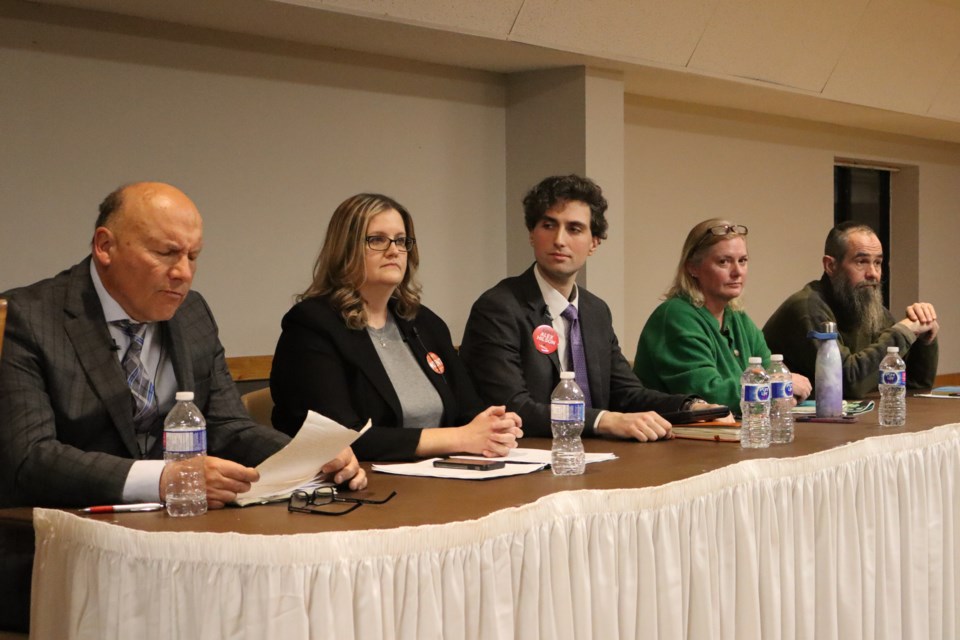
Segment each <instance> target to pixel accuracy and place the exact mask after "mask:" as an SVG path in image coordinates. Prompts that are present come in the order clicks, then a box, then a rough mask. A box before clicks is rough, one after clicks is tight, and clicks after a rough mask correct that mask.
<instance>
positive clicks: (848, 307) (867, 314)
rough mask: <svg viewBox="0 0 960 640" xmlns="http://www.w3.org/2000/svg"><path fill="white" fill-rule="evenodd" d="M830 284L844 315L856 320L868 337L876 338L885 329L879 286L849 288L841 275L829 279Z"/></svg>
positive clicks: (884, 314) (885, 318)
mask: <svg viewBox="0 0 960 640" xmlns="http://www.w3.org/2000/svg"><path fill="white" fill-rule="evenodd" d="M830 283H831V284H832V285H833V297H834V299H836V301H837V302H838V303H839V304H840V306H841V307H843V311H844V314H845V315H846V316H847V317H848V318H853V319H855V320H858V321H859V325H860V328H861V329H862V330H865V331H867V333H868V334H869V335H870V336H876V335H877V334H878V333H880V332H881V331H883V330H884V329H886V328H887V327H886V324H887V314H886V309H884V307H883V297H882V296H881V293H880V285H867V284H861V285H859V286H851V284H850V281H849V280H847V279H846V278H845V277H843V276H842V275H840V276H835V277H833V278H831V279H830Z"/></svg>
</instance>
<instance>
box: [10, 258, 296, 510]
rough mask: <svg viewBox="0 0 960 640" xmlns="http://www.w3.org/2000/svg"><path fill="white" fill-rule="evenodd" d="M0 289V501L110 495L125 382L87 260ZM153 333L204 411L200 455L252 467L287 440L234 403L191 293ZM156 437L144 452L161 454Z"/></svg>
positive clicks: (213, 334)
mask: <svg viewBox="0 0 960 640" xmlns="http://www.w3.org/2000/svg"><path fill="white" fill-rule="evenodd" d="M5 296H6V297H7V298H8V299H9V301H10V309H9V311H10V313H9V318H8V321H7V334H6V340H5V342H4V352H3V359H2V360H0V504H6V505H37V506H45V505H54V506H76V505H83V504H87V505H89V504H112V503H117V502H120V501H121V497H122V494H123V486H124V482H125V481H126V478H127V474H128V472H129V470H130V466H131V465H132V464H133V461H134V459H135V458H138V457H140V452H139V450H138V447H137V441H136V436H135V434H134V426H133V416H132V406H131V401H130V389H129V388H128V387H127V384H126V381H125V378H124V374H123V370H122V368H121V367H120V362H119V360H118V358H117V354H116V352H115V351H114V350H113V349H112V348H111V347H112V345H113V341H112V339H111V337H110V332H109V330H108V329H107V324H106V320H105V319H104V315H103V308H102V307H101V305H100V299H99V298H98V297H97V292H96V289H94V286H93V281H92V280H91V278H90V259H89V258H87V259H86V260H84V261H83V262H81V263H80V264H78V265H76V266H74V267H73V268H71V269H68V270H67V271H64V272H63V273H61V274H59V275H57V276H56V277H54V278H52V279H49V280H44V281H42V282H38V283H36V284H34V285H31V286H29V287H25V288H22V289H15V290H13V291H10V292H8V293H6V294H5ZM160 331H161V333H162V336H163V341H164V345H165V348H167V349H169V353H170V357H171V360H172V363H173V370H174V374H175V375H176V378H177V385H178V387H179V388H180V389H184V390H192V391H193V392H194V394H195V400H194V402H195V403H196V405H197V406H198V407H199V408H200V410H201V411H202V412H203V414H204V416H205V417H206V420H207V445H208V451H209V452H210V454H211V455H215V456H220V457H224V458H228V459H231V460H235V461H237V462H240V463H241V464H245V465H256V464H259V463H260V462H262V461H263V460H264V459H265V458H267V457H268V456H269V455H270V454H272V453H274V452H275V451H277V450H279V449H280V448H281V447H282V446H283V445H284V444H286V443H287V442H288V441H289V438H288V437H287V436H285V435H283V434H281V433H278V432H276V431H274V430H273V429H269V428H267V427H263V426H260V425H257V424H255V423H254V422H253V421H251V420H250V417H249V416H248V415H247V413H246V411H244V409H243V405H242V404H241V403H240V397H239V395H238V394H237V390H236V388H235V387H234V384H233V380H232V379H231V378H230V374H229V372H228V371H227V367H226V362H225V361H224V357H223V347H222V346H221V344H220V340H219V338H218V337H217V325H216V323H215V322H214V320H213V316H212V315H211V313H210V309H209V307H207V304H206V302H205V301H204V299H203V298H202V297H201V296H200V294H198V293H195V292H191V293H190V294H189V295H188V296H187V298H186V300H184V302H183V304H182V305H181V306H180V308H179V309H178V310H177V312H176V314H175V315H174V316H173V318H172V319H170V320H169V321H168V322H162V323H160ZM160 440H161V439H159V438H158V441H157V443H156V444H155V446H154V447H153V450H152V451H150V453H149V456H148V457H151V458H159V457H161V455H162V442H160Z"/></svg>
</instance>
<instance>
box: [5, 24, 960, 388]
mask: <svg viewBox="0 0 960 640" xmlns="http://www.w3.org/2000/svg"><path fill="white" fill-rule="evenodd" d="M2 6H3V7H5V10H6V13H4V11H0V43H2V45H0V86H3V87H4V90H3V91H2V92H0V140H2V144H0V176H2V179H0V219H2V220H3V234H0V289H6V288H8V287H12V286H16V285H21V284H26V283H29V282H33V281H35V280H37V279H39V278H42V277H46V276H48V275H51V274H53V273H55V272H56V271H57V270H59V269H61V268H63V267H65V266H68V265H70V264H73V263H74V262H76V261H77V260H79V259H80V258H81V257H82V256H83V255H85V254H86V252H87V242H88V238H89V236H90V232H91V226H92V222H93V218H94V216H95V207H96V204H97V203H98V202H99V200H100V199H101V198H102V196H103V195H104V194H105V193H106V192H107V191H109V190H110V189H112V188H113V187H114V186H115V185H117V184H119V183H121V182H124V181H129V180H135V179H141V178H154V179H161V180H167V181H170V182H173V183H175V184H178V185H180V186H182V187H183V188H184V189H185V190H186V191H187V192H188V193H189V194H190V195H192V196H193V197H194V199H195V200H196V201H197V202H198V204H199V205H200V207H201V210H202V211H203V212H204V215H205V219H206V232H207V233H206V235H207V246H206V249H205V251H204V255H203V257H202V258H201V270H200V273H199V275H198V278H197V282H196V286H197V288H198V290H200V291H202V292H204V293H205V294H206V295H207V297H208V299H209V300H210V302H211V305H212V306H213V308H214V311H215V313H216V314H217V317H218V319H219V320H220V323H221V329H222V334H223V340H224V343H225V345H226V347H227V350H228V353H229V354H230V355H246V354H261V353H272V351H273V347H274V343H275V340H276V337H277V336H278V335H279V320H280V317H281V316H282V314H283V312H284V311H285V310H286V309H287V308H288V307H289V305H290V303H291V296H292V295H293V294H294V293H296V292H297V291H299V290H301V289H302V288H303V287H304V286H305V285H306V284H307V281H308V278H309V272H310V269H311V266H312V262H313V259H314V256H315V254H316V251H317V249H318V247H319V244H320V241H321V237H322V234H323V231H324V229H325V226H326V222H327V220H328V217H329V214H330V212H331V211H332V209H333V208H334V207H335V206H336V204H337V203H338V202H339V201H341V200H342V199H343V198H344V197H346V196H347V195H350V194H352V193H355V192H357V191H360V190H379V191H383V192H385V193H388V194H391V195H393V196H395V197H397V198H398V199H399V200H400V201H401V202H404V203H405V204H406V205H407V206H408V207H410V208H411V210H412V211H413V212H414V216H415V218H416V221H417V231H418V236H419V239H420V243H421V249H422V256H423V265H422V271H421V276H422V277H421V279H422V281H423V283H424V285H425V300H426V302H427V304H429V305H430V306H432V307H434V308H435V310H437V311H438V313H440V314H441V315H442V316H443V317H444V318H445V319H446V320H447V321H448V323H449V325H450V328H451V330H452V333H453V337H454V340H455V341H459V339H460V335H461V332H462V328H463V325H464V322H465V320H466V315H467V313H468V311H469V306H470V304H471V303H472V301H473V300H474V299H475V298H476V296H477V295H478V294H479V293H480V292H481V291H483V290H484V289H486V288H487V287H489V286H491V285H492V284H493V283H494V282H496V281H497V280H498V279H500V278H501V277H503V276H504V275H506V274H507V273H508V269H507V246H508V242H507V239H508V238H509V237H512V236H515V235H520V236H525V234H518V233H517V231H518V230H520V231H522V227H521V226H520V225H521V223H520V221H519V216H520V207H519V203H518V202H513V201H512V198H509V197H508V196H507V195H506V194H507V193H508V191H509V190H508V188H507V180H506V160H505V158H506V157H507V146H508V144H507V138H508V137H509V131H508V129H507V125H506V121H507V86H508V80H507V79H506V78H505V77H504V76H499V75H495V74H487V73H480V72H473V71H468V70H460V69H452V68H448V67H439V66H431V65H425V64H417V63H410V62H405V61H400V60H395V59H388V58H379V57H374V56H369V55H365V54H357V53H349V52H334V51H330V50H326V49H321V48H316V47H308V46H301V45H292V44H284V43H278V42H275V41H270V40H265V39H261V38H253V37H241V36H229V35H225V34H222V33H217V32H211V31H204V30H200V29H190V28H184V27H174V26H169V25H162V24H158V23H149V22H143V21H138V20H132V19H123V18H116V17H109V18H107V17H104V16H102V15H100V14H94V13H89V12H75V11H70V10H64V9H49V8H45V9H38V8H35V7H33V6H31V5H17V6H19V7H23V9H22V11H20V12H19V13H16V12H10V11H9V8H10V6H11V5H2ZM40 14H42V16H43V19H34V17H35V15H40ZM25 15H26V16H27V17H24V16H25ZM587 76H588V77H589V78H594V77H595V75H591V74H590V73H588V74H587ZM597 77H601V78H602V79H604V82H606V81H607V79H606V78H605V76H603V75H602V74H601V76H597ZM604 86H606V84H605V85H604ZM624 120H625V135H624V137H623V138H624V139H623V146H624V154H623V155H624V158H625V165H624V166H625V171H624V192H623V193H624V195H623V198H622V201H623V202H624V203H625V206H624V207H623V209H624V212H623V220H622V221H621V220H619V215H618V216H614V225H613V227H612V228H611V236H612V238H614V237H615V238H617V239H618V240H617V243H618V244H619V243H620V242H621V241H622V242H623V245H622V247H623V249H622V251H623V253H624V254H625V264H626V269H625V274H624V285H623V290H624V294H623V300H624V314H623V316H622V317H624V318H625V326H624V327H623V328H622V329H621V338H622V343H623V345H624V351H625V353H626V354H627V356H628V357H632V356H633V351H634V347H635V345H636V340H637V337H638V336H639V333H640V330H641V328H642V327H643V323H644V322H645V320H646V318H647V316H648V315H649V313H650V311H651V310H652V309H653V308H654V306H655V305H656V304H657V299H658V297H659V295H660V294H661V293H662V292H663V291H664V289H665V288H666V287H667V284H668V282H669V280H670V278H671V274H672V272H673V269H674V267H675V262H676V260H677V254H678V252H679V250H680V245H681V243H682V241H683V237H684V235H685V234H686V232H687V231H688V229H689V228H690V227H691V226H692V225H693V224H694V223H696V222H697V221H699V220H701V219H703V218H705V217H707V216H712V215H723V216H728V217H730V218H733V219H734V220H736V221H738V222H742V223H744V224H746V225H748V226H749V227H750V228H751V234H750V250H751V269H752V271H751V278H750V283H749V286H748V288H747V300H746V301H747V308H748V310H749V311H750V313H751V315H752V316H753V318H754V319H755V320H756V321H757V322H758V323H759V324H762V323H763V321H764V320H765V319H766V318H767V317H768V316H769V314H770V313H771V312H772V311H773V310H774V309H775V307H776V306H777V304H779V302H780V301H781V300H782V299H783V298H784V297H785V295H787V293H789V292H791V291H793V290H795V289H797V288H799V287H800V286H802V285H803V283H804V282H806V281H808V280H810V279H812V278H816V277H818V276H819V273H820V267H819V257H820V252H821V247H822V242H823V235H824V234H825V232H826V229H827V228H828V227H829V225H830V221H831V216H832V214H831V211H832V192H833V186H832V185H833V173H832V167H833V160H834V158H835V157H837V156H841V157H857V158H863V159H866V160H875V161H883V162H889V163H894V164H900V165H904V166H911V167H916V171H917V175H918V177H919V179H918V184H919V188H918V198H919V220H920V229H919V262H918V264H917V265H915V266H916V269H917V276H918V278H917V279H914V280H913V283H914V284H913V286H914V287H916V286H917V285H916V282H919V295H920V297H921V298H922V299H925V300H929V301H930V302H933V303H934V304H936V305H937V308H938V309H939V311H940V314H941V318H942V319H943V325H944V334H943V342H942V345H943V346H942V356H941V367H940V369H941V371H944V372H950V371H960V339H958V338H957V336H958V335H960V299H958V296H957V295H956V292H957V287H956V284H955V282H956V278H955V275H954V274H956V273H958V272H960V269H958V267H960V264H958V263H960V256H958V252H957V251H956V250H955V246H954V245H955V242H956V238H957V237H960V233H958V232H960V228H958V227H960V216H958V215H957V214H958V211H957V209H958V204H957V203H960V150H958V147H957V146H955V145H954V146H951V145H946V144H939V143H925V142H922V141H919V140H917V139H910V138H905V137H896V136H890V135H882V134H872V133H868V132H864V131H856V130H849V129H840V128H837V127H829V126H824V125H816V124H810V123H805V122H801V121H796V120H789V119H785V118H775V117H766V116H756V115H753V114H749V113H745V112H735V111H722V110H717V109H709V108H705V107H698V106H695V105H689V104H682V103H673V102H668V101H662V100H656V99H647V98H640V97H636V96H627V97H626V100H625V113H624ZM588 128H589V127H588ZM517 135H518V136H519V134H517ZM520 139H521V138H520V137H518V138H517V140H520ZM597 139H598V140H599V139H600V138H597ZM590 144H591V143H590V142H588V143H587V146H588V147H590ZM590 149H591V153H597V149H596V148H594V147H590ZM617 152H618V153H619V149H618V150H617ZM610 160H612V158H610ZM617 190H619V189H615V191H617ZM616 199H617V200H620V198H619V197H618V198H616ZM509 212H513V214H514V215H515V216H516V219H515V220H514V221H513V222H510V221H511V216H510V213H509ZM894 216H897V212H896V211H895V212H894ZM524 244H525V242H524ZM611 248H616V249H617V250H619V247H615V246H614V245H613V244H612V242H611V243H607V246H606V249H611ZM604 249H605V247H601V249H600V251H601V252H603V251H604ZM615 253H616V252H615ZM598 255H599V254H598ZM607 257H608V258H610V257H614V259H613V260H612V261H609V260H608V262H613V263H616V262H617V258H616V257H615V256H607ZM895 259H896V256H895ZM523 262H524V264H526V261H525V260H524V261H523ZM601 264H602V261H601ZM607 266H609V265H607ZM605 268H606V267H605ZM601 271H603V270H601ZM601 275H602V274H601ZM601 288H602V287H601ZM605 295H607V297H610V298H611V302H613V303H614V305H615V306H616V305H617V303H618V301H617V300H615V299H614V298H615V297H616V296H615V294H611V293H609V292H605ZM617 316H618V317H619V316H620V313H619V312H618V313H617Z"/></svg>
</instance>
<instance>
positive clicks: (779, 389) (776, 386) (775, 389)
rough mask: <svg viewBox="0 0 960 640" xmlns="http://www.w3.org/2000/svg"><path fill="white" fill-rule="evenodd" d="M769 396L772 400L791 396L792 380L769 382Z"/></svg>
mask: <svg viewBox="0 0 960 640" xmlns="http://www.w3.org/2000/svg"><path fill="white" fill-rule="evenodd" d="M770 396H771V397H772V398H773V399H774V400H782V399H783V398H792V397H793V383H792V382H771V383H770Z"/></svg>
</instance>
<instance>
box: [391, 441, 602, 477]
mask: <svg viewBox="0 0 960 640" xmlns="http://www.w3.org/2000/svg"><path fill="white" fill-rule="evenodd" d="M457 457H458V458H473V459H479V460H504V461H506V463H507V464H506V465H505V466H504V467H503V469H493V470H492V471H475V470H473V469H448V468H444V467H435V466H433V461H434V460H439V458H430V459H429V460H421V461H420V462H408V463H400V464H375V465H373V470H374V471H380V472H381V473H393V474H396V475H401V476H423V477H426V478H456V479H460V480H490V479H491V478H504V477H506V476H522V475H525V474H528V473H534V472H536V471H540V470H541V469H543V468H545V467H546V466H547V465H549V464H550V450H549V449H524V448H517V449H511V450H510V453H509V454H508V455H506V456H503V457H502V458H484V457H483V456H457ZM585 457H586V462H588V463H590V462H604V461H606V460H615V459H616V458H617V456H615V455H614V454H612V453H587V454H585Z"/></svg>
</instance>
